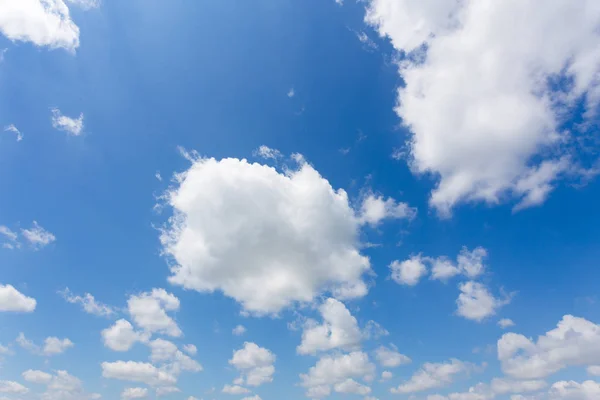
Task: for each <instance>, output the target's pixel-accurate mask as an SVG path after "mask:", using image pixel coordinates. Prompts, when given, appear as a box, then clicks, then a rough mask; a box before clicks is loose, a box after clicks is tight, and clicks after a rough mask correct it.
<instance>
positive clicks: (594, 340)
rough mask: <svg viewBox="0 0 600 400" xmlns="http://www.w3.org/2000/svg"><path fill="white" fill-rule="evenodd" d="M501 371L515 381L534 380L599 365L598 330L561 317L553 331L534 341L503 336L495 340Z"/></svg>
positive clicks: (573, 319) (583, 320) (519, 336)
mask: <svg viewBox="0 0 600 400" xmlns="http://www.w3.org/2000/svg"><path fill="white" fill-rule="evenodd" d="M498 359H499V360H500V362H501V365H502V371H503V372H504V373H505V374H507V375H509V376H511V377H514V378H517V379H536V378H543V377H545V376H548V375H551V374H553V373H555V372H557V371H559V370H561V369H563V368H566V367H568V366H589V365H596V364H600V326H599V325H596V324H594V323H593V322H590V321H588V320H586V319H584V318H577V317H574V316H572V315H565V316H564V317H563V318H562V320H561V321H560V322H559V323H558V325H557V327H556V328H555V329H553V330H551V331H549V332H546V334H545V335H543V336H540V337H538V340H537V342H534V341H533V340H532V339H529V338H527V337H525V336H523V335H520V334H516V333H506V334H504V335H503V336H502V337H501V338H500V340H498Z"/></svg>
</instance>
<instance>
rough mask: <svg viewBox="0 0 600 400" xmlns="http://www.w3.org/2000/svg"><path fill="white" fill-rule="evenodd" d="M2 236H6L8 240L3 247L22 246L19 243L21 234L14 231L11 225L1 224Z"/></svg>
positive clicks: (0, 231)
mask: <svg viewBox="0 0 600 400" xmlns="http://www.w3.org/2000/svg"><path fill="white" fill-rule="evenodd" d="M0 236H4V237H5V238H6V240H7V242H4V243H2V247H3V248H5V249H11V250H12V249H14V248H19V247H21V244H20V243H19V240H18V238H19V235H18V234H17V233H16V232H14V231H12V230H11V229H10V228H9V227H7V226H4V225H0Z"/></svg>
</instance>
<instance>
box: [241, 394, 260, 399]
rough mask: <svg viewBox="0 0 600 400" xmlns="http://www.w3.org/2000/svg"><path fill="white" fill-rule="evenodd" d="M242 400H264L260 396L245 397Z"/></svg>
mask: <svg viewBox="0 0 600 400" xmlns="http://www.w3.org/2000/svg"><path fill="white" fill-rule="evenodd" d="M242 400H262V399H261V398H260V396H259V395H257V394H255V395H254V396H248V397H244V398H243V399H242Z"/></svg>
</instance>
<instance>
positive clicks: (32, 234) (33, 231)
mask: <svg viewBox="0 0 600 400" xmlns="http://www.w3.org/2000/svg"><path fill="white" fill-rule="evenodd" d="M21 234H22V235H23V236H24V237H25V239H26V240H27V241H28V242H29V244H30V245H31V246H32V247H33V248H35V249H41V248H42V247H45V246H47V245H49V244H50V243H52V242H54V241H56V236H54V235H53V234H52V233H50V232H48V231H47V230H45V229H44V228H42V227H41V226H40V225H39V224H38V223H37V221H33V226H32V227H31V228H30V229H21Z"/></svg>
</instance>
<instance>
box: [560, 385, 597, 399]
mask: <svg viewBox="0 0 600 400" xmlns="http://www.w3.org/2000/svg"><path fill="white" fill-rule="evenodd" d="M549 395H550V399H551V400H596V399H599V398H600V383H598V382H594V381H585V382H583V383H577V382H574V381H568V382H567V381H560V382H556V383H555V384H553V385H552V387H551V388H550V391H549Z"/></svg>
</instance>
